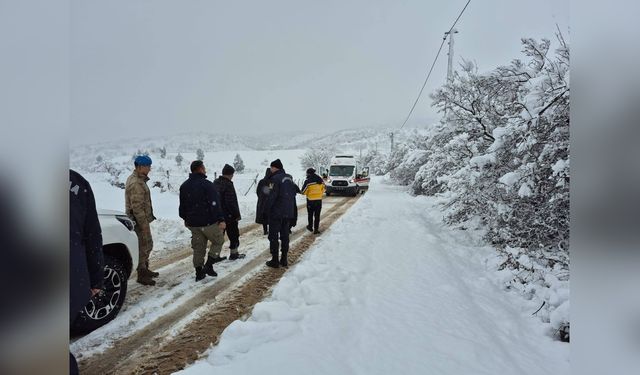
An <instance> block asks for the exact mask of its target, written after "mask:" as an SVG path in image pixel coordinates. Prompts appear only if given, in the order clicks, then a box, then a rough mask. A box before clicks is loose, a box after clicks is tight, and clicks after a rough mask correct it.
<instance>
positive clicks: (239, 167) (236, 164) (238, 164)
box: [233, 154, 244, 173]
mask: <svg viewBox="0 0 640 375" xmlns="http://www.w3.org/2000/svg"><path fill="white" fill-rule="evenodd" d="M233 168H235V170H236V172H238V173H242V171H244V161H242V158H241V157H240V154H236V157H235V158H234V159H233Z"/></svg>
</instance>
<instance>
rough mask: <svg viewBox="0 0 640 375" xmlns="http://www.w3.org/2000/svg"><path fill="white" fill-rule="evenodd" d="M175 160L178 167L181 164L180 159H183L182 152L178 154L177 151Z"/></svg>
mask: <svg viewBox="0 0 640 375" xmlns="http://www.w3.org/2000/svg"><path fill="white" fill-rule="evenodd" d="M175 160H176V164H177V165H178V167H179V166H181V165H182V161H183V160H184V157H182V154H180V153H179V152H178V155H176V158H175Z"/></svg>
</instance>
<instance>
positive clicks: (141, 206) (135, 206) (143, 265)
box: [124, 155, 159, 285]
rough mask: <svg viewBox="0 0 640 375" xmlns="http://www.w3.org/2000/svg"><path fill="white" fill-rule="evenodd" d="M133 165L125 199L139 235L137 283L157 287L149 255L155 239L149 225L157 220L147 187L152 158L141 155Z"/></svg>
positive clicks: (126, 185)
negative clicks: (150, 266) (150, 267)
mask: <svg viewBox="0 0 640 375" xmlns="http://www.w3.org/2000/svg"><path fill="white" fill-rule="evenodd" d="M133 165H134V167H135V169H134V170H133V173H131V175H130V176H129V177H128V178H127V183H126V184H125V189H124V198H125V212H126V213H127V215H128V216H129V217H130V218H131V219H132V220H133V221H135V222H136V226H135V231H136V234H137V235H138V247H139V253H140V255H139V258H138V259H139V262H138V269H137V273H138V279H137V281H138V283H140V284H142V285H156V282H155V280H153V278H155V277H158V275H159V273H158V272H154V271H151V270H150V269H149V255H150V254H151V250H152V249H153V238H152V237H151V227H150V226H149V224H150V223H151V222H152V221H154V220H155V219H156V217H155V216H153V206H152V205H151V191H149V187H148V186H147V181H149V171H150V170H151V158H150V157H148V156H146V155H139V156H137V157H136V158H135V160H134V162H133Z"/></svg>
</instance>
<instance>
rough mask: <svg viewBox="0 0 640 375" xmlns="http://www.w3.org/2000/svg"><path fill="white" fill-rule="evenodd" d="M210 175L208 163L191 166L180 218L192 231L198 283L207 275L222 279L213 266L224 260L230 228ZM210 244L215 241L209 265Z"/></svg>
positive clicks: (181, 197) (182, 193) (181, 192)
mask: <svg viewBox="0 0 640 375" xmlns="http://www.w3.org/2000/svg"><path fill="white" fill-rule="evenodd" d="M206 172H207V170H206V168H205V166H204V163H202V161H201V160H196V161H194V162H192V163H191V174H189V179H188V180H186V181H185V182H184V183H182V185H180V206H179V207H178V214H179V215H180V217H181V218H182V219H183V220H184V225H185V226H186V227H187V228H188V229H189V230H190V231H191V247H192V248H193V266H194V267H195V270H196V281H199V280H202V279H204V277H205V275H209V276H218V274H217V273H216V272H215V271H214V270H213V264H214V263H215V259H216V258H219V256H220V251H221V250H222V245H223V244H224V232H223V231H224V230H225V228H226V224H225V217H224V213H223V211H222V205H221V203H220V195H219V194H218V191H217V190H216V189H215V188H214V187H213V183H212V182H211V181H209V180H207V175H206ZM208 241H211V247H210V248H209V256H208V257H207V262H206V263H205V261H204V258H205V255H206V252H207V242H208Z"/></svg>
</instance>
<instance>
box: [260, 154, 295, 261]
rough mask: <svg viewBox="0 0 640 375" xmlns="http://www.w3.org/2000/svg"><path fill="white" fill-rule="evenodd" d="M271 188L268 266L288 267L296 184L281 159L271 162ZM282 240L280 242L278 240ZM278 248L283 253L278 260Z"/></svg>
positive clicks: (269, 199) (268, 209) (268, 208)
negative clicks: (290, 229) (286, 171)
mask: <svg viewBox="0 0 640 375" xmlns="http://www.w3.org/2000/svg"><path fill="white" fill-rule="evenodd" d="M269 181H270V183H269V184H270V186H271V190H270V192H269V197H268V199H267V205H266V207H267V211H268V212H269V214H268V215H269V245H270V246H269V247H270V250H271V260H270V261H268V262H267V266H269V267H273V268H278V267H279V266H283V267H287V266H288V262H287V253H288V252H289V228H290V227H291V220H292V219H293V218H294V215H295V211H296V208H295V207H296V204H295V203H296V202H295V201H296V186H295V184H294V183H293V178H292V177H291V175H289V174H287V173H285V171H284V168H283V166H282V162H281V161H280V159H276V160H274V161H273V162H271V178H270V180H269ZM278 240H280V242H278ZM278 248H280V251H281V253H282V255H281V258H280V261H278Z"/></svg>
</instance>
